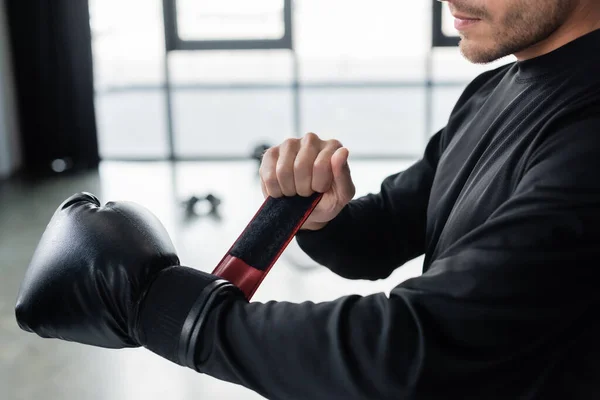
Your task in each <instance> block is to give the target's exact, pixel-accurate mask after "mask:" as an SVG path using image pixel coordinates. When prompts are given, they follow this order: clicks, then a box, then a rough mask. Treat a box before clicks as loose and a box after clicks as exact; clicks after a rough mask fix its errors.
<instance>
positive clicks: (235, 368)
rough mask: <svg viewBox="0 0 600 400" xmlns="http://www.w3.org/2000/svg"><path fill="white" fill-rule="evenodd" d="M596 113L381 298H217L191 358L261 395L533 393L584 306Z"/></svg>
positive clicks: (593, 230) (588, 319)
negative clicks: (471, 226) (424, 267)
mask: <svg viewBox="0 0 600 400" xmlns="http://www.w3.org/2000/svg"><path fill="white" fill-rule="evenodd" d="M598 126H599V124H598V123H597V122H596V123H595V124H592V125H591V126H587V125H586V124H585V123H583V124H577V127H576V128H577V129H575V130H569V131H566V132H563V134H561V135H557V137H555V138H554V139H550V140H548V141H547V143H546V144H545V145H544V146H543V148H542V149H540V150H539V151H538V152H537V153H536V154H534V155H533V156H532V158H531V161H530V163H529V166H528V168H527V170H526V172H525V173H524V175H523V178H522V179H521V181H520V183H519V184H518V186H517V187H516V189H515V191H514V194H513V196H512V197H511V198H510V199H508V200H507V201H506V202H505V203H504V204H503V205H502V206H501V207H500V208H499V209H497V211H496V212H495V213H494V214H493V215H491V216H490V218H489V219H488V220H487V221H486V222H485V223H484V224H483V225H481V226H480V227H479V228H477V229H475V230H473V231H472V232H470V233H469V234H467V235H466V236H464V237H463V238H462V239H461V240H460V241H459V242H457V243H455V245H453V246H451V247H450V248H449V249H448V250H447V251H445V252H444V253H443V254H441V255H440V257H439V258H437V259H436V260H435V261H434V262H433V263H432V265H431V268H430V269H429V270H428V271H427V272H426V273H425V274H424V275H422V276H420V277H417V278H413V279H410V280H407V281H405V282H403V283H402V284H400V285H398V286H397V287H396V288H395V289H394V290H392V292H391V293H390V296H389V297H387V296H386V295H384V294H373V295H370V296H364V297H361V296H357V295H352V296H346V297H343V298H340V299H337V300H335V301H331V302H324V303H312V302H304V303H300V304H296V303H289V302H275V301H273V302H267V303H258V302H254V303H247V302H243V301H232V302H229V303H223V304H222V305H221V306H220V307H219V308H217V309H215V311H214V312H212V313H211V316H210V318H209V320H208V322H207V325H206V335H205V336H204V337H203V341H202V344H201V345H199V346H198V348H199V349H201V350H202V351H199V352H198V353H197V359H196V369H197V371H199V372H201V373H205V374H208V375H211V376H214V377H216V378H219V379H222V380H225V381H229V382H233V383H236V384H240V385H243V386H245V387H247V388H249V389H251V390H253V391H256V392H258V393H260V394H261V395H263V396H265V397H266V398H269V399H286V400H300V399H309V400H319V399H323V400H336V399H344V400H353V399H431V398H449V399H455V398H456V399H458V398H460V399H467V398H469V399H470V398H485V399H506V398H524V397H527V396H525V394H528V396H529V395H531V393H536V390H538V389H539V388H536V386H537V385H541V382H546V384H548V382H549V381H550V382H552V381H553V378H552V375H551V374H552V372H553V368H557V365H558V364H559V363H560V362H562V360H563V358H564V357H565V354H568V353H567V352H568V350H569V348H572V346H573V345H575V344H577V343H579V342H580V341H581V340H582V338H584V336H580V335H583V332H586V331H588V330H589V328H590V324H592V323H593V321H595V320H596V319H597V317H596V316H597V312H598V310H597V304H598V294H597V293H598V291H597V287H598V278H599V275H600V270H599V269H598V266H597V260H598V259H599V258H600V246H598V239H597V238H598V237H600V181H599V180H598V178H597V171H600V157H598V154H600V146H599V145H598V141H599V140H598V139H596V138H597V137H598V134H600V132H598V131H597V127H598ZM588 128H589V129H588ZM591 128H594V129H596V131H592V130H590V129H591ZM586 129H587V130H586ZM402 234H403V233H402ZM361 260H362V262H364V263H365V264H364V265H363V267H364V268H366V269H369V268H379V267H378V266H377V267H375V266H376V264H377V263H378V262H379V258H375V259H373V260H372V261H371V262H368V260H367V259H366V257H363V258H361ZM353 266H354V267H359V264H354V265H353ZM590 343H591V342H590ZM579 344H581V343H579ZM583 346H584V348H585V344H584V345H583ZM577 367H579V366H577ZM551 397H552V396H550V395H549V394H547V393H546V397H544V396H542V397H540V398H551ZM536 398H537V397H536Z"/></svg>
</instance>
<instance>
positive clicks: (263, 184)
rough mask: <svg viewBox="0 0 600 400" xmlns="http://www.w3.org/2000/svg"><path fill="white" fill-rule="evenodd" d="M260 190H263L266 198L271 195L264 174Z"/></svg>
mask: <svg viewBox="0 0 600 400" xmlns="http://www.w3.org/2000/svg"><path fill="white" fill-rule="evenodd" d="M260 190H261V191H262V194H263V197H264V198H265V199H266V198H267V197H269V192H268V190H267V185H265V181H264V180H263V178H262V176H261V177H260Z"/></svg>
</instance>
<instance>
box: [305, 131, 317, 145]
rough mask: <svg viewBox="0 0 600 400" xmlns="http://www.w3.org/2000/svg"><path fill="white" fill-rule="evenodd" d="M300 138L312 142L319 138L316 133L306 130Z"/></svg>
mask: <svg viewBox="0 0 600 400" xmlns="http://www.w3.org/2000/svg"><path fill="white" fill-rule="evenodd" d="M302 140H303V141H304V142H305V143H308V144H313V143H316V142H318V141H319V140H320V139H319V136H318V135H317V134H316V133H313V132H308V133H307V134H306V135H304V137H303V138H302Z"/></svg>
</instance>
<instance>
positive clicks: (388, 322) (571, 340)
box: [16, 0, 600, 400]
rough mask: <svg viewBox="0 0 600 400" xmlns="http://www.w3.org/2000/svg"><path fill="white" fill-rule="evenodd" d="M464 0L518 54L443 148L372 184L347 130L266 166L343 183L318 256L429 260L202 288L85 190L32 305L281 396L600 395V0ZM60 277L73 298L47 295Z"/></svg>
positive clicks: (470, 97) (27, 305)
mask: <svg viewBox="0 0 600 400" xmlns="http://www.w3.org/2000/svg"><path fill="white" fill-rule="evenodd" d="M448 3H449V5H450V8H451V10H452V13H453V14H454V15H455V17H456V27H457V28H458V30H459V31H460V33H461V37H462V40H461V45H460V48H461V51H462V53H463V54H464V56H465V57H466V58H467V59H469V60H471V61H472V62H476V63H485V62H490V61H492V60H496V59H498V58H500V57H504V56H507V55H509V54H514V55H515V56H516V58H517V62H515V63H512V64H509V65H506V66H503V67H501V68H498V69H496V70H494V71H489V72H485V73H483V74H482V75H480V76H479V77H477V78H476V79H475V80H474V81H473V82H472V83H471V84H470V85H469V86H468V87H467V88H466V90H465V91H464V93H463V95H462V96H461V97H460V99H459V100H458V102H457V104H456V106H455V108H454V110H453V112H452V115H451V116H450V119H449V121H448V124H447V126H446V127H445V128H444V129H442V130H441V131H439V132H438V133H437V134H435V135H434V136H433V138H432V139H431V141H430V142H429V144H428V145H427V148H426V151H425V154H424V156H423V158H422V159H421V160H419V161H418V162H417V163H415V164H414V165H413V166H411V167H410V168H408V169H407V170H406V171H403V172H400V173H397V174H395V175H392V176H390V177H388V178H387V179H386V180H385V181H384V182H383V183H382V186H381V191H380V193H378V194H370V195H367V196H364V197H362V198H358V199H355V200H351V199H352V198H353V197H354V194H355V190H354V186H353V183H352V179H351V175H350V169H349V167H348V163H347V158H348V150H347V149H345V148H344V147H342V145H341V143H339V142H337V141H323V140H320V139H319V137H318V136H317V135H315V134H308V135H306V136H304V137H303V138H302V139H301V140H295V139H289V140H286V141H285V142H284V143H282V144H281V145H280V146H276V147H273V148H271V149H270V150H269V151H268V152H267V153H266V154H265V156H264V159H263V163H262V165H261V179H262V185H263V191H264V194H265V195H266V196H267V195H270V196H272V197H281V196H293V195H297V194H298V195H301V196H308V195H310V194H311V193H313V192H315V191H316V192H321V193H324V194H323V198H322V200H321V202H320V203H319V205H318V206H317V208H316V209H315V210H314V212H313V213H312V214H311V216H310V218H309V219H308V220H306V222H305V223H304V225H303V229H302V230H301V231H300V232H299V233H298V235H297V240H298V243H299V244H300V246H301V247H302V248H303V249H304V250H305V251H306V252H307V254H308V255H310V256H311V257H312V258H313V259H314V260H316V261H317V262H319V263H321V264H323V265H325V266H326V267H328V268H330V269H331V270H333V271H334V272H336V273H338V274H340V275H342V276H345V277H348V278H365V279H379V278H384V277H387V276H388V275H389V274H390V273H391V272H392V271H393V270H394V269H395V268H397V267H399V266H401V265H402V264H404V263H405V262H406V261H408V260H410V259H412V258H414V257H416V256H419V255H421V254H425V262H424V266H423V275H422V276H420V277H417V278H414V279H410V280H408V281H405V282H403V283H401V284H399V285H398V286H397V287H396V288H395V289H394V290H392V292H391V294H390V296H389V297H386V296H385V295H384V294H375V295H371V296H365V297H361V296H347V297H344V298H341V299H338V300H336V301H332V302H326V303H321V304H313V303H310V302H306V303H302V304H291V303H286V302H269V303H266V304H261V303H249V302H247V301H245V300H244V298H243V297H241V296H239V295H236V294H235V290H230V291H220V292H214V291H212V292H206V291H204V292H203V293H204V294H203V295H202V296H200V297H199V296H198V295H197V293H198V290H197V288H198V287H210V285H211V284H212V282H214V281H215V280H214V278H213V277H212V276H210V275H209V274H204V273H200V272H199V271H190V270H187V269H185V268H184V267H180V266H178V260H177V259H176V256H174V255H173V251H172V247H171V245H170V244H169V242H168V238H166V236H165V233H164V232H163V231H161V228H160V227H157V225H156V221H154V220H153V219H152V217H151V216H149V215H147V214H145V212H144V211H141V210H138V209H135V208H134V207H132V206H128V205H123V204H116V205H115V204H112V205H107V206H106V207H105V208H99V202H98V201H97V200H96V199H93V198H89V197H86V196H85V195H80V196H79V197H77V196H76V197H74V198H72V199H70V200H69V201H67V202H66V203H65V204H63V205H62V206H61V208H60V209H59V210H58V211H57V214H56V215H55V219H54V221H53V223H52V224H51V225H49V228H48V230H47V232H46V233H45V236H44V238H42V241H41V242H40V245H39V247H38V250H37V251H36V255H35V257H34V260H33V261H32V265H31V266H30V269H29V271H28V277H26V280H25V281H24V286H23V288H22V292H21V294H20V297H19V301H18V303H17V309H16V312H17V319H18V320H19V323H20V325H21V326H22V327H23V328H24V329H27V330H30V331H34V332H36V333H38V334H39V335H41V336H44V337H58V338H62V339H66V340H74V341H78V342H81V343H89V344H93V345H98V346H104V347H126V346H140V345H143V346H146V347H147V348H149V349H151V350H152V351H154V352H156V353H157V354H159V355H161V356H163V357H166V358H168V359H170V360H172V361H174V362H178V363H180V364H182V365H186V366H189V367H192V368H194V369H195V370H197V371H198V372H201V373H205V374H209V375H211V376H214V377H216V378H219V379H223V380H226V381H230V382H235V383H237V384H241V385H244V386H246V387H248V388H250V389H252V390H255V391H257V392H259V393H261V394H262V395H264V396H265V397H267V398H271V399H327V400H331V399H517V398H518V399H544V400H545V399H555V398H556V399H592V398H600V383H599V382H600V368H599V367H598V363H597V359H598V358H599V357H600V344H599V341H598V340H597V337H598V335H599V334H600V310H599V309H598V306H599V305H600V292H599V291H598V290H597V286H598V282H599V279H600V268H599V267H600V266H599V265H598V260H599V259H600V244H599V240H600V239H597V238H600V179H599V178H598V171H600V30H599V28H600V2H598V1H597V0H457V1H448ZM365 134H368V132H365ZM122 242H125V243H126V244H123V243H122ZM80 264H82V265H85V269H84V271H85V274H83V275H82V274H79V275H76V276H75V275H72V276H71V275H70V274H71V272H70V271H72V270H74V269H73V268H71V267H73V266H75V265H80ZM46 270H51V271H52V276H51V277H49V276H48V275H44V271H46ZM79 270H81V268H79ZM73 277H74V278H73ZM71 278H72V279H71ZM54 286H57V287H59V288H60V290H61V293H62V296H65V298H67V297H68V296H72V297H68V298H69V299H73V300H72V301H71V300H70V301H69V302H63V301H62V300H61V298H60V297H57V296H55V297H52V299H53V300H52V301H46V300H47V299H48V298H50V297H46V296H45V295H44V294H43V293H47V292H51V291H53V290H54ZM32 293H35V295H32ZM40 293H42V294H40ZM206 293H209V294H206ZM214 293H216V294H214ZM48 302H49V303H52V308H50V306H48V307H46V308H44V311H45V312H44V313H41V312H40V310H41V309H42V308H41V307H43V305H41V304H42V303H44V304H48ZM55 309H58V311H54V310H55ZM81 310H82V311H81ZM190 315H193V318H192V317H190ZM198 321H201V322H198ZM182 360H188V361H187V362H183V361H182Z"/></svg>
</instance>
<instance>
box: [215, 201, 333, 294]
mask: <svg viewBox="0 0 600 400" xmlns="http://www.w3.org/2000/svg"><path fill="white" fill-rule="evenodd" d="M322 197H323V195H322V194H321V193H314V194H313V195H311V196H309V197H301V196H292V197H280V198H277V199H275V198H272V197H268V198H267V199H265V201H264V202H263V204H262V206H261V207H260V208H259V209H258V211H257V212H256V214H255V215H254V217H253V218H252V220H251V221H250V222H249V223H248V225H247V226H246V228H245V229H244V231H243V232H242V234H241V235H240V236H239V237H238V238H237V240H236V241H235V242H234V243H233V245H232V246H231V248H230V249H229V250H228V251H227V254H225V256H224V257H223V259H221V261H220V262H219V264H218V265H217V267H216V268H215V270H214V271H213V275H216V276H219V277H221V278H223V279H226V280H228V281H229V282H231V283H233V284H234V285H236V286H237V287H239V288H240V289H241V290H242V292H244V295H245V296H246V298H247V299H248V300H250V299H251V298H252V295H253V294H254V292H255V291H256V289H258V287H259V286H260V283H261V282H262V281H263V279H264V278H265V277H266V276H267V274H268V273H269V271H270V270H271V268H272V267H273V265H274V264H275V262H276V261H277V259H279V256H281V253H283V251H284V250H285V248H286V247H287V245H288V244H289V243H290V242H291V241H292V239H293V238H294V236H295V235H296V233H297V232H298V230H299V229H300V228H301V227H302V225H303V224H304V222H305V221H306V219H307V218H308V217H309V216H310V214H311V213H312V211H313V210H314V209H315V207H316V206H317V204H319V201H320V200H321V198H322Z"/></svg>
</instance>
